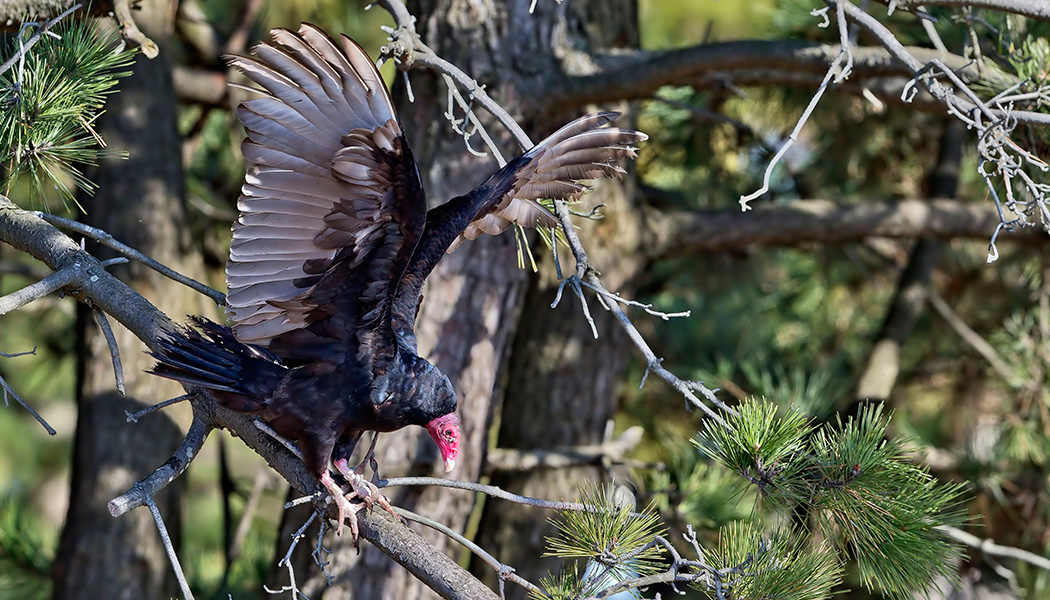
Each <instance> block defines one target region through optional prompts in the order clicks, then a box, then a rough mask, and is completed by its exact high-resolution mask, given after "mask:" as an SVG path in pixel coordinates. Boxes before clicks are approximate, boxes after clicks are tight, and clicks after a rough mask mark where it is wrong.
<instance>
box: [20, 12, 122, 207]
mask: <svg viewBox="0 0 1050 600" xmlns="http://www.w3.org/2000/svg"><path fill="white" fill-rule="evenodd" d="M30 31H32V30H31V29H30ZM51 34H54V35H51ZM118 41H119V40H118V37H117V34H116V33H115V32H113V31H111V30H99V29H96V28H95V27H93V26H92V25H91V24H89V23H86V22H84V21H78V22H66V23H63V24H61V25H59V26H57V27H55V28H54V29H53V30H52V31H51V32H50V33H49V34H48V35H44V36H42V37H41V39H40V41H39V42H38V43H37V44H36V45H35V46H33V47H32V48H31V49H30V50H28V51H26V53H25V56H24V57H22V59H21V60H20V61H18V62H16V63H15V65H14V67H12V68H11V69H8V70H7V71H6V72H5V73H3V74H0V156H2V157H3V163H4V167H5V171H6V173H5V178H4V193H6V194H10V191H11V188H12V186H13V185H14V184H15V183H16V182H18V181H20V180H22V179H23V178H25V179H28V181H29V182H30V183H31V185H32V189H33V192H34V194H35V196H36V197H38V198H40V199H41V201H44V199H45V198H46V197H47V194H48V192H49V189H55V190H57V191H58V193H59V195H60V196H61V197H62V199H63V202H66V201H69V200H73V194H74V190H75V189H76V188H79V189H81V190H84V191H85V192H91V191H93V190H94V187H95V186H94V184H93V183H92V182H91V181H90V180H88V179H87V177H85V176H84V174H83V172H82V171H81V170H80V168H81V167H82V166H84V165H93V164H95V162H96V161H97V159H98V157H99V156H100V153H101V152H102V151H101V150H100V148H101V147H104V146H105V144H104V142H103V140H102V138H101V137H99V135H98V134H97V133H96V132H95V130H94V129H93V123H94V122H95V120H96V119H97V118H98V116H99V115H100V114H102V107H103V104H104V102H105V98H106V96H107V95H108V94H110V93H112V92H114V91H115V88H116V83H117V80H118V79H119V78H121V77H124V76H127V75H129V74H130V70H129V67H130V66H131V63H132V61H133V60H134V52H132V51H126V50H121V49H120V47H119V45H118ZM20 49H21V44H20V42H19V40H18V39H15V40H14V41H13V42H12V43H11V44H9V47H8V49H7V52H6V53H5V54H6V55H7V56H16V55H17V54H18V53H19V52H20ZM70 181H72V183H73V187H72V188H71V187H70V185H69V183H68V182H70Z"/></svg>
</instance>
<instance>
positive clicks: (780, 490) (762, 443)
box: [694, 398, 811, 499]
mask: <svg viewBox="0 0 1050 600" xmlns="http://www.w3.org/2000/svg"><path fill="white" fill-rule="evenodd" d="M777 412H778V411H777V407H776V406H775V405H774V404H772V403H769V402H765V401H759V400H757V399H754V398H752V399H750V400H747V401H745V402H744V403H743V404H741V405H740V406H739V407H737V414H736V415H735V416H731V417H730V418H728V419H727V421H726V422H727V426H726V427H723V426H721V425H720V424H717V423H715V422H713V421H705V422H704V428H703V430H702V431H701V432H700V435H699V436H698V438H697V439H696V440H694V444H696V446H697V447H698V448H699V449H700V451H701V452H702V453H704V454H706V455H707V456H709V457H711V458H713V459H715V460H716V461H718V462H719V463H721V464H722V465H723V466H725V467H727V468H729V469H732V470H733V471H736V472H737V473H740V474H741V475H742V476H744V478H746V479H747V480H748V481H750V482H751V483H753V484H755V485H757V486H758V490H759V491H760V492H761V493H762V494H763V495H764V496H770V495H773V497H774V499H778V498H779V499H783V498H790V497H793V496H794V494H793V493H792V491H791V487H790V484H791V483H792V481H794V480H797V479H798V476H799V469H800V468H801V467H802V465H801V464H800V463H799V460H798V457H799V456H800V455H801V454H802V452H803V449H804V438H805V436H806V435H807V434H808V433H809V432H810V429H811V426H810V425H809V424H808V423H807V421H806V417H805V416H804V415H802V414H801V413H799V412H795V411H792V412H788V413H787V414H785V415H784V416H777ZM774 492H775V494H774Z"/></svg>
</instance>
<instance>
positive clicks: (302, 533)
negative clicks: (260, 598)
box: [263, 511, 324, 600]
mask: <svg viewBox="0 0 1050 600" xmlns="http://www.w3.org/2000/svg"><path fill="white" fill-rule="evenodd" d="M316 518H317V511H314V512H312V513H310V518H309V519H307V520H306V522H305V523H303V526H302V527H300V528H299V529H298V530H297V531H296V532H295V533H293V534H292V543H291V544H290V545H289V546H288V552H285V553H284V557H283V558H281V560H280V561H278V562H277V566H278V567H281V566H285V567H287V568H288V585H286V586H283V587H282V588H281V589H279V590H271V589H270V588H268V587H266V586H265V585H264V586H263V589H264V590H266V593H268V594H273V595H277V594H283V593H284V592H291V593H292V600H296V598H299V597H302V598H306V595H305V594H303V593H302V592H300V591H299V587H298V586H297V585H296V583H295V567H294V566H292V552H293V551H295V548H296V546H298V545H299V540H301V539H303V538H304V537H306V528H307V527H309V526H310V523H313V522H314V519H316ZM321 525H322V526H323V525H324V519H321ZM322 532H323V529H322ZM318 535H320V534H318ZM306 600H310V599H309V598H306Z"/></svg>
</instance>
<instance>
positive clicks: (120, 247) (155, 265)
mask: <svg viewBox="0 0 1050 600" xmlns="http://www.w3.org/2000/svg"><path fill="white" fill-rule="evenodd" d="M30 214H31V215H33V216H34V217H37V218H39V219H42V220H44V221H47V222H48V223H50V224H52V225H54V226H55V227H61V228H63V229H68V230H70V231H75V232H77V233H80V234H82V235H86V236H87V237H89V238H91V239H93V240H95V241H96V242H98V243H100V244H102V245H103V246H106V247H108V248H112V249H113V250H116V251H117V252H120V253H121V254H123V255H124V256H127V257H128V258H130V259H132V260H136V261H138V262H140V263H142V264H144V265H146V266H147V267H149V268H151V269H153V270H154V271H156V272H158V273H160V274H161V275H163V276H165V277H167V278H169V279H172V280H175V281H177V282H179V283H181V284H182V285H185V286H186V287H188V288H191V289H193V290H196V291H198V292H200V293H202V294H204V295H205V296H207V297H209V298H211V299H212V300H214V301H215V303H216V304H218V305H219V306H222V305H224V304H226V295H225V294H223V293H222V292H220V291H218V290H215V289H212V288H210V287H208V286H206V285H204V284H203V283H201V282H199V281H197V280H195V279H192V278H190V277H186V276H185V275H182V274H180V273H177V272H176V271H174V270H173V269H171V268H169V267H166V266H164V265H162V264H161V263H159V262H157V261H155V260H153V259H152V258H150V257H148V256H146V255H145V254H143V253H141V252H139V251H138V250H135V249H134V248H132V247H131V246H128V245H127V244H124V243H121V242H118V241H117V240H116V239H115V238H114V237H113V236H112V235H111V234H109V233H107V232H105V231H103V230H101V229H98V228H96V227H91V226H90V225H85V224H83V223H78V222H77V221H73V220H72V219H65V218H63V217H58V216H55V215H52V214H48V213H45V212H40V211H33V212H31V213H30Z"/></svg>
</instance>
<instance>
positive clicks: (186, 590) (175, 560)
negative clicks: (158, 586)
mask: <svg viewBox="0 0 1050 600" xmlns="http://www.w3.org/2000/svg"><path fill="white" fill-rule="evenodd" d="M146 504H147V506H149V511H150V513H152V514H153V521H154V522H155V523H156V524H157V531H158V532H160V539H161V542H163V544H164V552H166V553H167V555H168V560H169V561H171V568H172V570H174V571H175V578H176V579H178V581H179V588H181V589H182V597H183V598H184V600H193V592H192V591H191V590H190V584H189V583H188V582H187V581H186V574H185V573H183V572H182V565H181V564H179V556H178V555H177V554H176V553H175V547H174V546H173V545H172V544H171V537H170V536H169V535H168V528H167V527H165V526H164V519H163V517H161V516H160V509H158V508H157V503H156V502H154V501H153V496H149V497H147V498H146Z"/></svg>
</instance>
